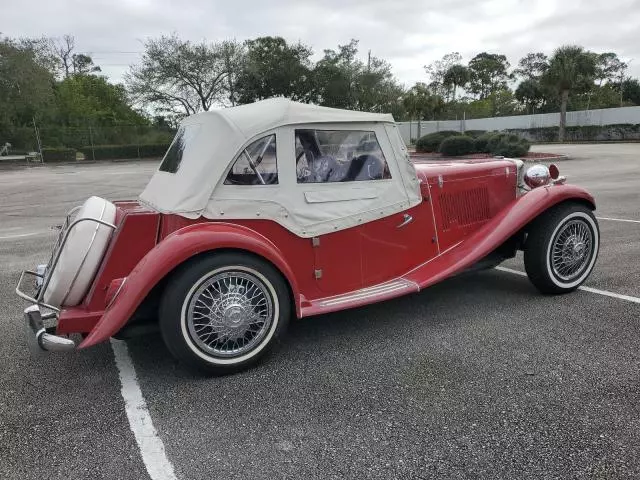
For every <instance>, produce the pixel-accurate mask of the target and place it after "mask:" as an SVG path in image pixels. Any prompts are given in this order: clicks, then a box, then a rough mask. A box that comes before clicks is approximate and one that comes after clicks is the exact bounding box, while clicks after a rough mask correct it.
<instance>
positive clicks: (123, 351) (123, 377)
mask: <svg viewBox="0 0 640 480" xmlns="http://www.w3.org/2000/svg"><path fill="white" fill-rule="evenodd" d="M111 348H112V349H113V355H114V356H115V358H116V366H117V367H118V373H119V375H120V383H121V385H122V398H123V399H124V408H125V411H126V412H127V418H128V419H129V427H130V428H131V431H132V432H133V435H134V436H135V438H136V443H137V444H138V448H139V449H140V454H141V456H142V461H143V462H144V466H145V467H146V469H147V473H148V474H149V476H150V477H151V480H177V477H176V474H175V473H174V471H173V465H172V464H171V462H170V461H169V459H168V458H167V454H166V452H165V449H164V444H163V443H162V440H161V439H160V437H159V436H158V432H157V431H156V429H155V427H154V426H153V421H152V420H151V415H150V413H149V410H148V409H147V403H146V402H145V400H144V397H143V396H142V390H140V385H139V384H138V378H137V376H136V371H135V369H134V368H133V362H132V361H131V356H130V355H129V350H128V349H127V344H126V343H125V342H124V341H122V340H115V339H113V338H112V339H111Z"/></svg>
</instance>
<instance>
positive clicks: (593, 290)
mask: <svg viewBox="0 0 640 480" xmlns="http://www.w3.org/2000/svg"><path fill="white" fill-rule="evenodd" d="M496 270H500V271H502V272H508V273H514V274H516V275H520V276H523V277H526V276H527V274H526V273H525V272H521V271H520V270H513V269H512V268H506V267H496ZM578 290H582V291H584V292H589V293H597V294H598V295H604V296H605V297H612V298H617V299H619V300H625V301H627V302H632V303H638V304H640V298H639V297H632V296H631V295H622V294H621V293H614V292H609V291H608V290H600V289H598V288H591V287H584V286H582V287H578Z"/></svg>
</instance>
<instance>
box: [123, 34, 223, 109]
mask: <svg viewBox="0 0 640 480" xmlns="http://www.w3.org/2000/svg"><path fill="white" fill-rule="evenodd" d="M227 68H229V65H227V64H225V59H224V55H223V45H221V44H219V43H218V44H216V43H206V42H201V43H191V42H190V41H184V40H181V39H180V38H178V37H177V36H176V35H171V36H162V37H160V38H159V39H152V40H149V41H147V42H146V43H145V53H144V55H143V57H142V62H141V64H140V65H133V66H132V67H131V68H130V70H129V72H128V73H127V74H126V75H125V81H126V84H127V87H128V89H129V91H130V93H131V94H132V95H133V97H134V99H135V100H136V101H137V102H143V103H147V104H152V105H155V106H156V107H157V108H158V109H159V111H164V112H173V113H182V114H184V115H191V114H193V113H197V112H198V111H201V110H205V111H206V110H209V109H210V108H211V107H212V106H213V105H214V104H219V103H222V102H224V100H225V99H226V98H227V95H228V87H227V82H226V80H227V76H228V75H229V71H228V70H227Z"/></svg>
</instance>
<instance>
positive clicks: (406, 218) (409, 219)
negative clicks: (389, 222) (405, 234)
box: [396, 213, 413, 228]
mask: <svg viewBox="0 0 640 480" xmlns="http://www.w3.org/2000/svg"><path fill="white" fill-rule="evenodd" d="M403 218H404V220H403V221H402V223H401V224H400V225H398V226H397V227H396V228H402V227H404V226H405V225H409V224H410V223H411V222H413V217H412V216H411V215H409V214H408V213H405V214H404V217H403Z"/></svg>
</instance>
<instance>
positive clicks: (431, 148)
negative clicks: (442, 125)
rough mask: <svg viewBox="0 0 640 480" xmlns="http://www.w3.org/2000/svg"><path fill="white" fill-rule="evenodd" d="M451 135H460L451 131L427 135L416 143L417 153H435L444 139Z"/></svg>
mask: <svg viewBox="0 0 640 480" xmlns="http://www.w3.org/2000/svg"><path fill="white" fill-rule="evenodd" d="M453 135H460V132H455V131H453V130H443V131H442V132H434V133H428V134H427V135H423V136H422V137H420V138H419V139H418V140H417V141H416V151H417V152H437V151H438V148H440V144H441V143H442V141H443V140H444V139H445V138H448V137H451V136H453Z"/></svg>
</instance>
